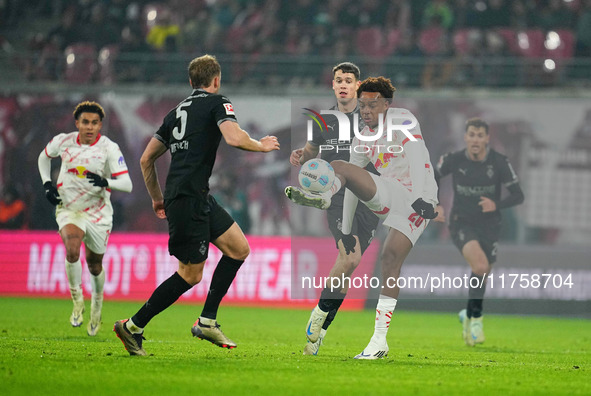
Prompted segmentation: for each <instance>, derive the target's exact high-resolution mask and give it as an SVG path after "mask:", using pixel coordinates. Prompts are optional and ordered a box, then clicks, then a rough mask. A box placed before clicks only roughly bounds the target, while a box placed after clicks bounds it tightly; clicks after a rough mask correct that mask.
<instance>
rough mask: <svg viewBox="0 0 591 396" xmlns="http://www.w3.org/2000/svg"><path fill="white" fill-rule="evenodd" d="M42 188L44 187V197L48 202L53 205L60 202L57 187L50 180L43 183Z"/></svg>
mask: <svg viewBox="0 0 591 396" xmlns="http://www.w3.org/2000/svg"><path fill="white" fill-rule="evenodd" d="M43 188H44V189H45V198H47V200H48V201H49V203H51V204H52V205H53V206H56V205H59V204H60V203H61V202H62V199H61V198H60V195H59V193H58V192H57V188H55V187H54V186H53V184H52V183H51V182H50V181H48V182H45V183H43Z"/></svg>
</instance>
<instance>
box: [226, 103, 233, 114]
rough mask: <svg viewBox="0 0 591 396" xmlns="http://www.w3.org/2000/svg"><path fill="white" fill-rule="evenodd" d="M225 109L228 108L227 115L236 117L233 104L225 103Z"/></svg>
mask: <svg viewBox="0 0 591 396" xmlns="http://www.w3.org/2000/svg"><path fill="white" fill-rule="evenodd" d="M224 107H225V108H226V114H227V115H234V106H232V103H224Z"/></svg>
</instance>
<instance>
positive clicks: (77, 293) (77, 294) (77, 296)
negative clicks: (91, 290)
mask: <svg viewBox="0 0 591 396" xmlns="http://www.w3.org/2000/svg"><path fill="white" fill-rule="evenodd" d="M70 294H71V295H72V302H73V303H74V308H73V309H72V315H70V324H71V325H72V326H73V327H80V326H81V325H82V322H83V321H84V317H83V316H82V314H83V313H84V296H83V295H82V290H81V289H78V290H77V289H70Z"/></svg>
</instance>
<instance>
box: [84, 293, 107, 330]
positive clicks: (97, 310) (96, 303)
mask: <svg viewBox="0 0 591 396" xmlns="http://www.w3.org/2000/svg"><path fill="white" fill-rule="evenodd" d="M102 309H103V296H102V294H101V295H95V294H93V295H92V302H91V303H90V321H89V322H88V325H87V326H86V332H87V333H88V335H89V336H91V337H94V336H95V335H97V333H98V331H99V329H100V328H101V311H102Z"/></svg>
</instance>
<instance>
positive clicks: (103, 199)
mask: <svg viewBox="0 0 591 396" xmlns="http://www.w3.org/2000/svg"><path fill="white" fill-rule="evenodd" d="M104 117H105V111H104V110H103V108H102V107H101V105H99V104H98V103H96V102H89V101H86V102H82V103H79V104H78V105H77V106H76V108H75V110H74V119H75V120H76V128H78V131H77V132H76V131H75V132H70V133H61V134H59V135H57V136H55V137H54V138H53V139H52V140H51V141H50V142H49V143H48V144H47V146H46V147H45V149H44V150H43V151H42V152H41V154H39V159H38V166H39V174H40V175H41V180H42V181H43V187H44V188H45V196H46V197H47V199H48V200H49V202H50V203H51V204H52V205H55V206H56V210H55V217H56V221H57V224H58V228H59V234H60V236H61V237H62V240H63V241H64V245H65V247H66V274H67V276H68V283H69V285H70V293H71V295H72V301H73V303H74V308H73V310H72V315H71V316H70V323H71V325H72V326H74V327H79V326H80V325H82V322H83V316H82V314H83V313H84V298H83V296H82V287H81V284H82V265H81V263H80V246H81V244H82V242H84V246H85V247H86V264H87V265H88V270H89V271H90V284H91V287H92V303H91V305H90V321H89V322H88V326H87V332H88V335H90V336H95V335H96V334H97V332H98V330H99V328H100V326H101V310H102V306H103V286H104V284H105V271H104V270H103V256H104V254H105V251H106V248H107V242H108V240H109V235H110V234H111V229H112V228H113V207H112V206H111V199H110V197H111V190H119V191H125V192H131V189H132V183H131V179H130V178H129V173H128V170H127V165H126V164H125V159H124V158H123V154H121V150H120V149H119V146H118V145H117V144H116V143H115V142H113V141H112V140H111V139H109V138H108V137H106V136H102V135H101V128H102V126H103V118H104ZM58 157H60V158H61V161H62V164H61V168H60V172H59V176H58V179H57V186H54V185H53V183H52V181H51V160H52V159H53V158H58Z"/></svg>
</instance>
